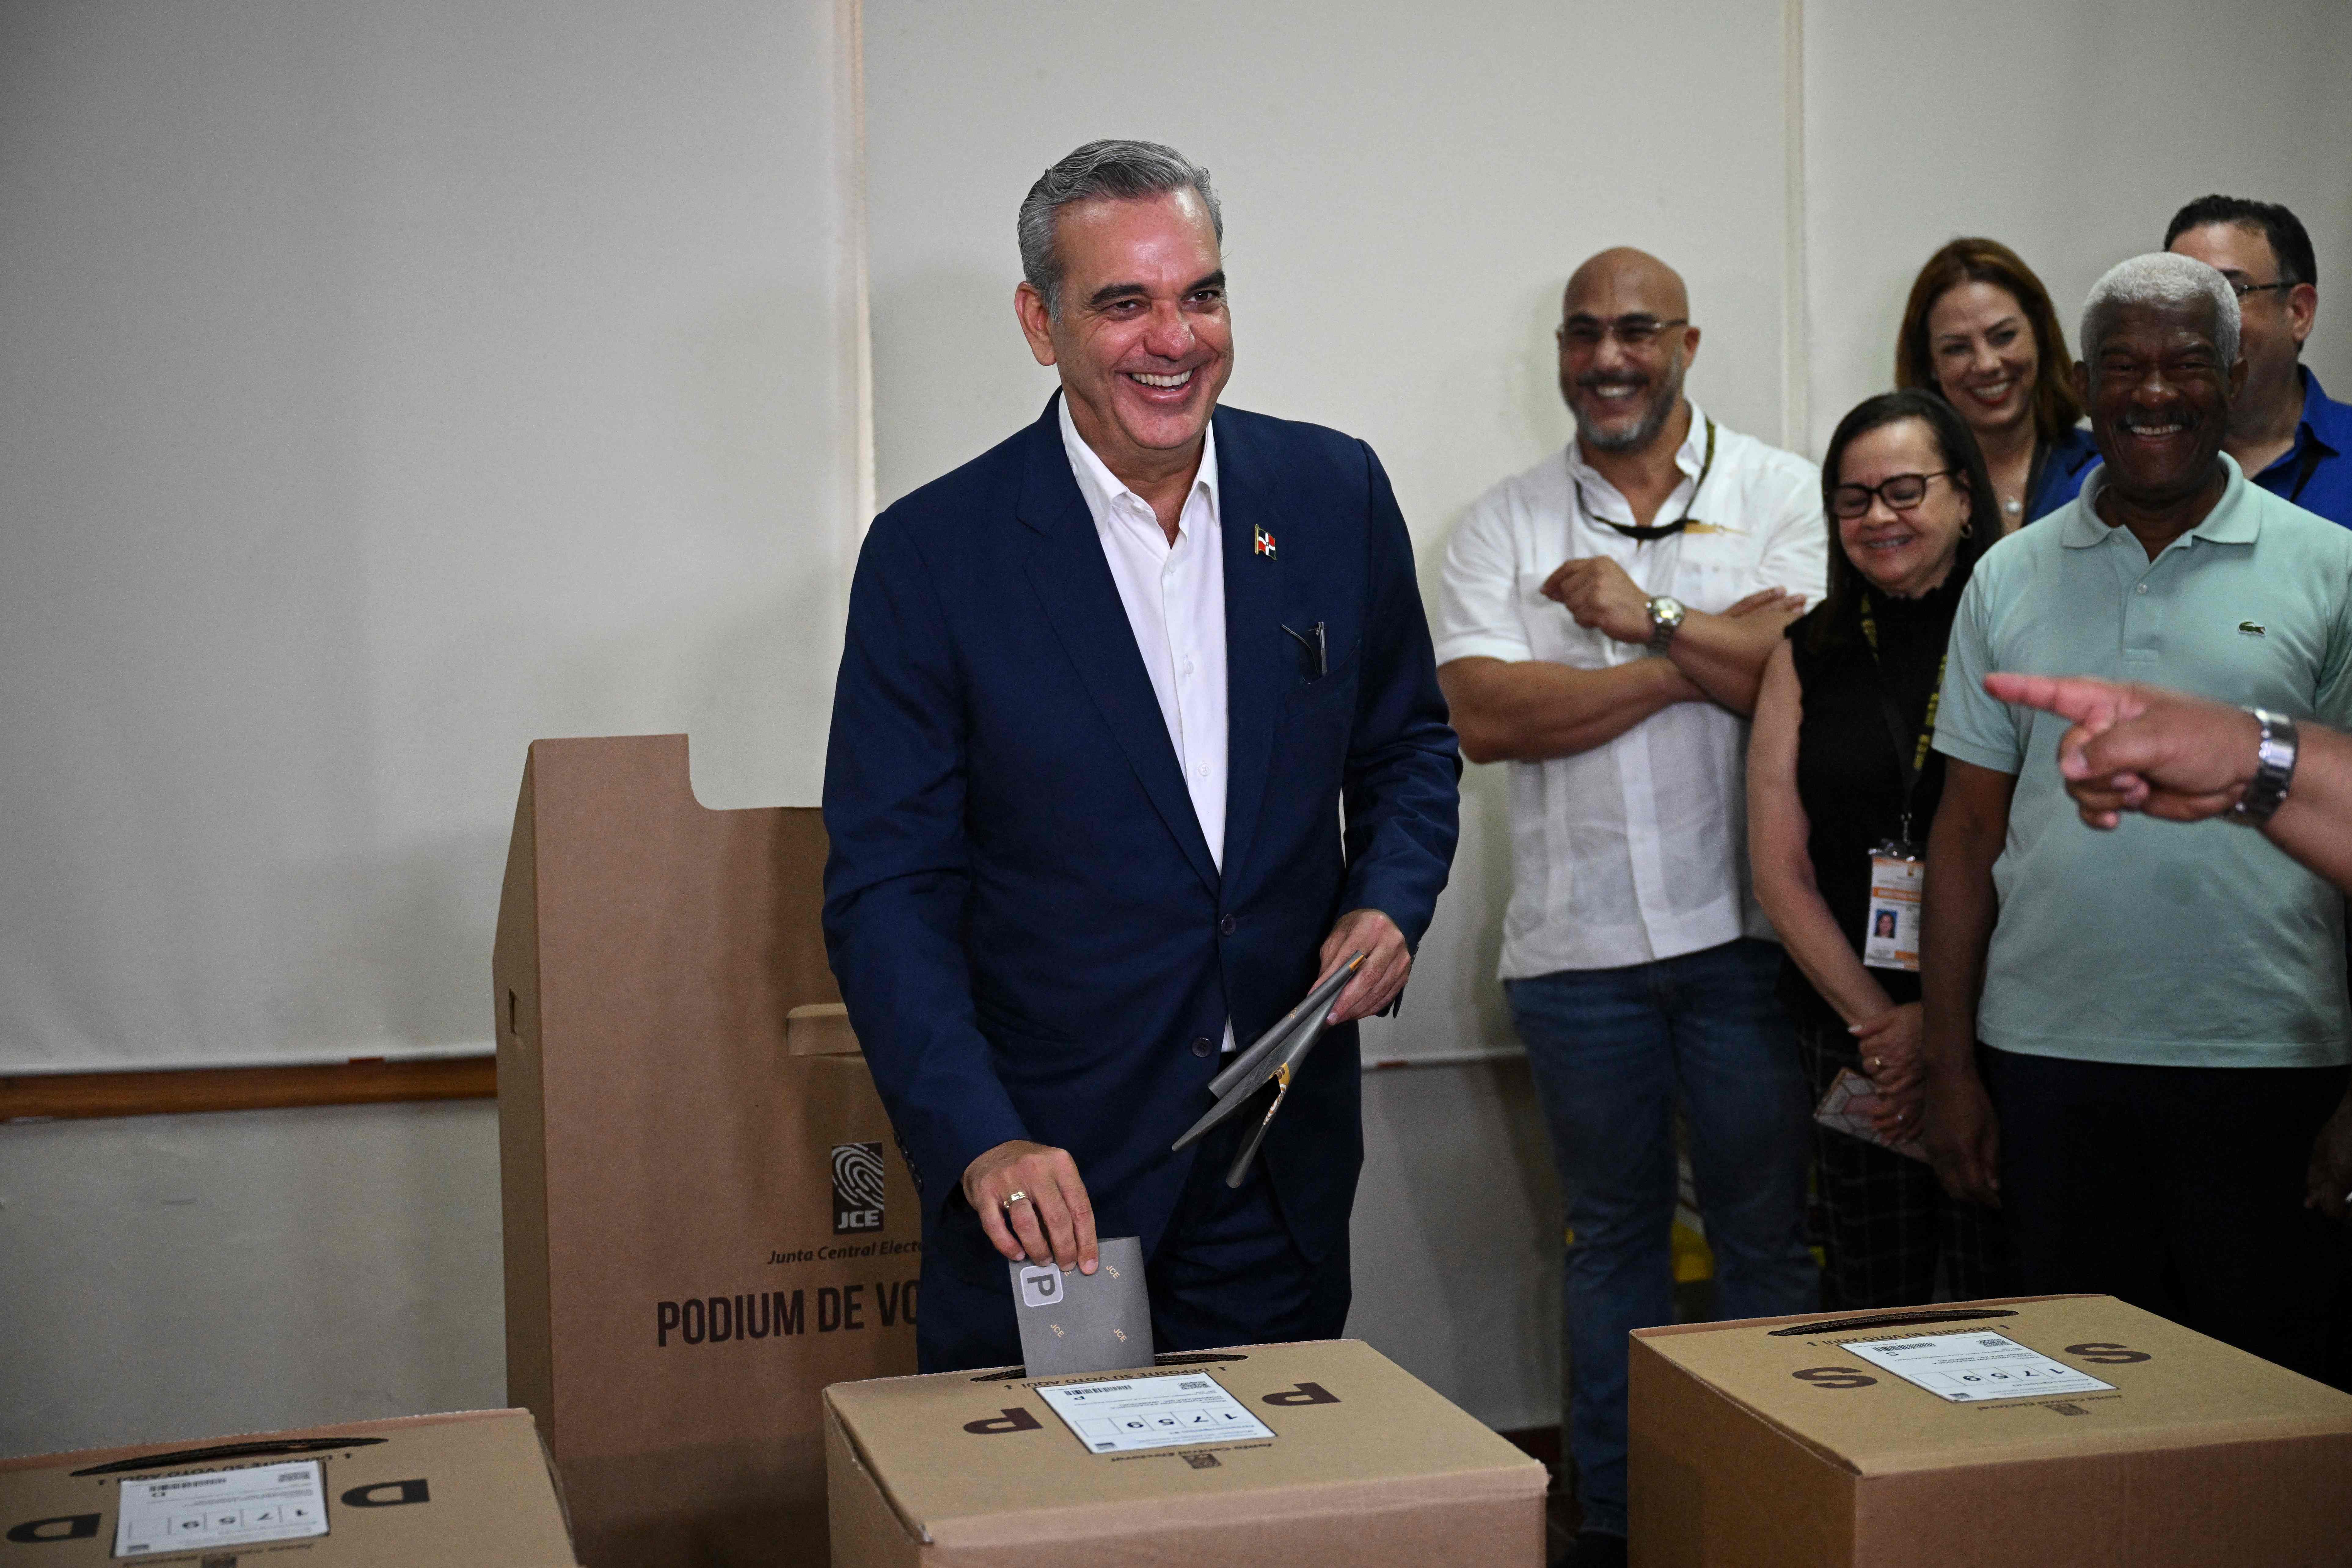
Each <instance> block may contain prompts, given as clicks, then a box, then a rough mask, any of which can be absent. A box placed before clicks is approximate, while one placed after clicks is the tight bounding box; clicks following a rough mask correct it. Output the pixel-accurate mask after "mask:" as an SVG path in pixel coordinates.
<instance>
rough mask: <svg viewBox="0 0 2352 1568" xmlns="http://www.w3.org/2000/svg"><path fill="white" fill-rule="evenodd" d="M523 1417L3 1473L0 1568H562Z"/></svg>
mask: <svg viewBox="0 0 2352 1568" xmlns="http://www.w3.org/2000/svg"><path fill="white" fill-rule="evenodd" d="M100 1563H184V1564H187V1565H188V1568H199V1565H201V1568H236V1564H237V1563H245V1564H246V1565H247V1568H255V1565H256V1564H259V1563H270V1564H272V1565H273V1568H408V1565H409V1564H412V1563H432V1564H434V1565H435V1568H572V1538H571V1534H570V1532H569V1531H567V1530H566V1529H565V1528H564V1519H563V1508H562V1495H561V1493H560V1492H559V1491H558V1490H557V1489H556V1484H555V1480H554V1478H553V1477H552V1475H551V1473H550V1472H549V1469H548V1459H547V1452H546V1450H545V1449H544V1448H543V1447H541V1445H540V1441H539V1436H538V1434H537V1433H536V1432H535V1431H534V1430H533V1429H532V1426H531V1418H530V1412H529V1411H527V1410H476V1411H468V1412H467V1413H465V1414H463V1415H411V1416H406V1417H404V1418H403V1419H400V1420H397V1421H353V1422H350V1423H348V1424H346V1425H343V1426H314V1427H310V1428H309V1429H307V1430H304V1431H299V1432H267V1433H257V1434H249V1435H247V1436H237V1437H217V1438H214V1439H212V1440H210V1441H208V1442H202V1443H168V1444H167V1443H146V1444H141V1445H139V1446H137V1447H127V1448H92V1449H89V1450H86V1451H84V1452H82V1453H79V1454H52V1455H47V1456H45V1457H43V1458H30V1459H0V1568H77V1565H78V1564H91V1565H96V1564H100Z"/></svg>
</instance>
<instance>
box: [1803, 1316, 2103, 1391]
mask: <svg viewBox="0 0 2352 1568" xmlns="http://www.w3.org/2000/svg"><path fill="white" fill-rule="evenodd" d="M1844 1348H1845V1349H1847V1350H1850V1351H1852V1352H1853V1353H1854V1354H1856V1355H1858V1356H1860V1357H1861V1358H1862V1359H1863V1360H1864V1361H1866V1362H1870V1363H1874V1364H1875V1365H1878V1366H1882V1367H1885V1369H1886V1370H1887V1371H1889V1372H1891V1373H1894V1374H1895V1376H1897V1377H1899V1378H1902V1379H1903V1380H1904V1381H1905V1382H1906V1383H1915V1384H1918V1385H1919V1386H1920V1387H1921V1388H1924V1389H1926V1390H1927V1392H1928V1393H1930V1394H1935V1395H1936V1396H1937V1397H1938V1398H1940V1399H1948V1400H1950V1401H1951V1402H1952V1403H1953V1404H1955V1405H1963V1404H1974V1403H1976V1402H1977V1401H1979V1400H1982V1399H2040V1398H2042V1397H2044V1396H2045V1395H2048V1394H2098V1393H2103V1392H2107V1393H2111V1392H2113V1391H2114V1389H2115V1386H2116V1385H2115V1384H2112V1383H2101V1382H2100V1381H2099V1380H2098V1379H2097V1378H2095V1377H2093V1376H2091V1375H2090V1374H2089V1373H2081V1372H2076V1371H2075V1370H2074V1368H2073V1367H2071V1366H2068V1365H2066V1364H2065V1363H2063V1362H2054V1361H2052V1360H2051V1359H2050V1358H2049V1357H2048V1356H2046V1355H2043V1354H2042V1352H2040V1351H2036V1350H2028V1349H2026V1348H2025V1347H2024V1346H2023V1345H2021V1344H2019V1343H2018V1342H2016V1341H2015V1340H2012V1339H2011V1338H2010V1337H2009V1336H2008V1335H2007V1334H1988V1333H1974V1334H1930V1335H1928V1336H1927V1338H1925V1339H1918V1340H1880V1341H1878V1342H1874V1343H1871V1344H1849V1345H1847V1346H1845V1347H1844Z"/></svg>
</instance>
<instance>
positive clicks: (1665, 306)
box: [1559, 249, 1698, 452]
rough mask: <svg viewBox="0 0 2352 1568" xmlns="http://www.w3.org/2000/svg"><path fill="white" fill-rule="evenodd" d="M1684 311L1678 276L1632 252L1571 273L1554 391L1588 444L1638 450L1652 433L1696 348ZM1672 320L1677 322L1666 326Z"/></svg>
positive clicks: (1676, 399) (1614, 253)
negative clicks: (1573, 416)
mask: <svg viewBox="0 0 2352 1568" xmlns="http://www.w3.org/2000/svg"><path fill="white" fill-rule="evenodd" d="M1689 315H1690V296H1689V294H1688V293H1687V292H1686V291H1685V289H1684V288H1683V280H1682V279H1681V277H1680V276H1679V275H1678V274H1676V273H1675V269H1674V268H1671V267H1668V266H1667V265H1666V264H1665V263H1664V262H1663V261H1660V260H1659V259H1657V258H1655V257H1654V256H1647V255H1644V254H1643V253H1642V252H1641V251H1638V250H1629V249H1619V250H1604V251H1602V252H1601V254H1600V255H1598V256H1596V257H1594V258H1592V259H1591V260H1590V261H1588V262H1586V263H1585V264H1584V265H1583V266H1581V267H1580V268H1577V269H1576V273H1575V275H1574V276H1573V277H1571V278H1570V279H1569V280H1568V291H1567V293H1566V294H1565V295H1564V296H1563V297H1562V299H1561V301H1560V330H1559V395H1560V396H1562V397H1563V398H1565V399H1567V401H1568V407H1569V412H1570V413H1571V414H1573V415H1575V416H1576V432H1577V435H1578V436H1579V437H1581V438H1582V439H1583V441H1584V444H1585V445H1586V446H1587V447H1591V448H1592V449H1594V450H1596V451H1601V452H1636V451H1640V450H1642V449H1643V448H1645V447H1648V446H1649V445H1650V444H1651V443H1652V442H1653V441H1655V440H1656V439H1657V438H1658V435H1659V433H1660V432H1661V431H1663V430H1664V428H1665V427H1666V423H1667V421H1668V420H1670V419H1672V418H1673V417H1674V413H1675V408H1676V407H1677V406H1678V405H1680V404H1681V402H1682V395H1683V373H1684V372H1685V371H1686V370H1687V369H1688V368H1689V367H1690V362H1691V357H1692V356H1693V355H1694V354H1695V353H1697V352H1698V329H1697V328H1696V327H1694V326H1690V325H1687V324H1686V322H1685V319H1686V318H1687V317H1688V316H1689ZM1670 321H1671V322H1675V323H1677V324H1675V325H1673V326H1667V325H1664V323H1666V322H1670ZM1628 339H1632V340H1634V341H1632V342H1628Z"/></svg>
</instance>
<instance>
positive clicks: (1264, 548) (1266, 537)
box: [1251, 528, 1274, 561]
mask: <svg viewBox="0 0 2352 1568" xmlns="http://www.w3.org/2000/svg"><path fill="white" fill-rule="evenodd" d="M1251 531H1252V532H1253V533H1255V534H1256V535H1257V552H1258V553H1259V554H1260V555H1263V556H1265V558H1266V559H1267V560H1269V561H1271V560H1273V559H1274V535H1272V534H1271V533H1268V532H1267V531H1265V530H1264V529H1262V528H1255V529H1252V530H1251Z"/></svg>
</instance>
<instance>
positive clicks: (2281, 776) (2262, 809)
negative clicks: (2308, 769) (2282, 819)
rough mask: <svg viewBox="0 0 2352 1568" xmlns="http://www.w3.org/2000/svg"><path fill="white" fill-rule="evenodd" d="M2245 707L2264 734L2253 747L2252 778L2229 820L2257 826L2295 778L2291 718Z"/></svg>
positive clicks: (2280, 800)
mask: <svg viewBox="0 0 2352 1568" xmlns="http://www.w3.org/2000/svg"><path fill="white" fill-rule="evenodd" d="M2246 711H2247V712H2249V713H2252V715H2253V716H2254V722H2256V723H2257V724H2260V725H2261V726H2262V727H2263V736H2262V740H2261V741H2260V742H2257V743H2256V744H2255V747H2254V777H2253V781H2252V783H2251V784H2247V785H2246V793H2245V794H2243V795H2240V796H2239V797H2238V804H2237V805H2233V806H2231V808H2230V820H2231V821H2232V822H2242V823H2245V824H2246V825H2247V826H2252V827H2260V826H2262V825H2263V823H2265V822H2268V821H2269V820H2270V819H2271V813H2273V812H2274V811H2276V810H2277V809H2278V808H2279V806H2280V805H2282V804H2283V803H2284V801H2285V800H2286V788H2287V785H2288V784H2291V783H2293V782H2294V753H2295V737H2294V720H2292V719H2290V718H2288V717H2287V716H2286V715H2285V714H2284V713H2273V712H2272V711H2271V710H2269V709H2267V708H2249V709H2247V710H2246Z"/></svg>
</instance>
